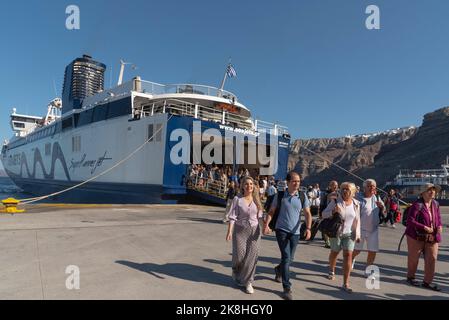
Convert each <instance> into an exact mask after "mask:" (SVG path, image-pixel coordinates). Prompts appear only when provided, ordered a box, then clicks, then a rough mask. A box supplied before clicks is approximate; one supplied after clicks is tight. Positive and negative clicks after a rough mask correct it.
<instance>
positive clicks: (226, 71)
mask: <svg viewBox="0 0 449 320" xmlns="http://www.w3.org/2000/svg"><path fill="white" fill-rule="evenodd" d="M227 76H228V67H226V70H225V73H224V76H223V81H222V82H221V86H220V96H221V94H222V93H223V88H224V85H225V82H226V77H227Z"/></svg>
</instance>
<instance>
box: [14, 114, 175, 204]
mask: <svg viewBox="0 0 449 320" xmlns="http://www.w3.org/2000/svg"><path fill="white" fill-rule="evenodd" d="M172 117H173V115H170V117H169V118H168V120H167V124H168V121H170V119H171V118H172ZM162 129H163V126H161V127H160V128H159V129H158V130H156V132H155V133H153V135H152V136H151V137H150V138H148V139H147V140H146V141H145V142H144V143H143V144H142V145H140V146H139V147H138V148H137V149H136V150H134V151H133V152H131V153H130V154H129V155H128V156H127V157H125V158H124V159H122V160H120V161H119V162H117V163H116V164H115V165H114V166H112V167H110V168H109V169H107V170H105V171H103V172H101V173H99V174H98V175H96V176H94V177H92V178H90V179H88V180H86V181H84V182H81V183H79V184H77V185H74V186H72V187H70V188H67V189H64V190H61V191H58V192H55V193H52V194H49V195H46V196H41V197H35V198H28V199H21V200H19V201H21V202H22V204H24V205H26V204H30V203H33V202H37V201H40V200H44V199H47V198H50V197H53V196H57V195H59V194H61V193H65V192H67V191H70V190H73V189H76V188H78V187H81V186H82V185H85V184H86V183H89V182H91V181H93V180H95V179H97V178H99V177H101V176H103V175H105V174H106V173H108V172H110V171H111V170H113V169H115V168H116V167H118V166H119V165H121V164H123V163H124V162H126V161H128V160H129V159H130V158H131V157H132V156H134V155H135V154H136V153H137V152H139V151H140V150H141V149H142V148H143V147H144V146H145V145H146V144H147V143H148V142H150V141H151V140H152V139H153V138H154V136H156V134H158V133H159V131H161V130H162Z"/></svg>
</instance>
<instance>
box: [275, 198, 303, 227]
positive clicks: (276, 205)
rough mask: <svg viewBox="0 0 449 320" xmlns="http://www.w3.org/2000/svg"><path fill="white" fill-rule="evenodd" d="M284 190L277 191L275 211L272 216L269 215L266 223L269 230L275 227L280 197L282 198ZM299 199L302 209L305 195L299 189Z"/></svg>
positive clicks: (280, 201) (279, 208)
mask: <svg viewBox="0 0 449 320" xmlns="http://www.w3.org/2000/svg"><path fill="white" fill-rule="evenodd" d="M284 194H285V191H279V192H278V193H277V205H276V211H275V212H274V214H273V217H271V221H270V223H269V224H268V226H269V227H270V229H271V230H274V229H275V227H276V222H277V220H278V216H279V212H280V211H281V204H282V199H283V198H284ZM299 199H300V200H301V206H302V208H303V209H304V203H305V202H306V195H305V193H304V192H302V191H299Z"/></svg>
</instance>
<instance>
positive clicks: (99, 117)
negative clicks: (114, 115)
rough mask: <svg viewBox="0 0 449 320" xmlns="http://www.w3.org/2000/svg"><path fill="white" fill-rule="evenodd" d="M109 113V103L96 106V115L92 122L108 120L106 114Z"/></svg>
mask: <svg viewBox="0 0 449 320" xmlns="http://www.w3.org/2000/svg"><path fill="white" fill-rule="evenodd" d="M107 113H108V104H102V105H100V106H97V107H95V108H94V116H93V121H92V122H98V121H103V120H106V114H107Z"/></svg>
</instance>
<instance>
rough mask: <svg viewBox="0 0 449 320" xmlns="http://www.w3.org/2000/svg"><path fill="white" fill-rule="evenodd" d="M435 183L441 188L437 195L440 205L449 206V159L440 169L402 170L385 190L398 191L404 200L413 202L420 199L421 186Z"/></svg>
mask: <svg viewBox="0 0 449 320" xmlns="http://www.w3.org/2000/svg"><path fill="white" fill-rule="evenodd" d="M426 183H433V184H437V185H439V186H441V192H440V193H438V194H437V195H436V200H438V202H439V203H440V205H449V158H448V157H447V158H446V163H444V164H442V165H441V168H439V169H422V170H400V171H399V173H398V174H397V175H396V177H395V178H394V180H393V181H389V182H387V183H386V184H385V189H387V190H388V189H391V188H393V189H396V190H398V191H399V193H400V195H401V196H402V200H404V201H407V202H413V201H415V200H416V199H417V198H418V197H419V191H420V186H422V185H424V184H426Z"/></svg>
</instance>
